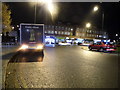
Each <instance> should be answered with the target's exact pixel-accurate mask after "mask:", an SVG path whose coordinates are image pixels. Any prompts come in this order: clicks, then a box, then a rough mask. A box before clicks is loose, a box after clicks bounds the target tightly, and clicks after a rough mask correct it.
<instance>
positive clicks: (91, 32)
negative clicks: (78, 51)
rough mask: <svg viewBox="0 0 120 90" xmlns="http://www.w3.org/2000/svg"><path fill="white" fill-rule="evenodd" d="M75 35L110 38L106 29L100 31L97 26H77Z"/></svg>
mask: <svg viewBox="0 0 120 90" xmlns="http://www.w3.org/2000/svg"><path fill="white" fill-rule="evenodd" d="M75 36H76V37H78V38H84V39H108V34H107V32H106V31H100V30H98V29H97V28H92V29H88V28H80V27H77V28H76V31H75Z"/></svg>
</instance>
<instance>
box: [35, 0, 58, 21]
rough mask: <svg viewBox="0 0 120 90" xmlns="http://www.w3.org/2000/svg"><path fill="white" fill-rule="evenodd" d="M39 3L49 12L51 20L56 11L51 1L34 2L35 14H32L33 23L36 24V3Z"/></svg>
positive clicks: (40, 0) (39, 0)
mask: <svg viewBox="0 0 120 90" xmlns="http://www.w3.org/2000/svg"><path fill="white" fill-rule="evenodd" d="M38 2H39V3H41V4H43V5H45V6H46V8H47V9H48V11H49V12H50V14H51V16H52V19H53V17H54V16H55V15H56V14H57V12H58V10H57V7H56V6H55V5H53V1H52V0H37V1H36V2H35V8H34V10H35V14H34V23H36V11H37V3H38Z"/></svg>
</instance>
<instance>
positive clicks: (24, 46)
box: [20, 45, 28, 49]
mask: <svg viewBox="0 0 120 90" xmlns="http://www.w3.org/2000/svg"><path fill="white" fill-rule="evenodd" d="M27 48H28V45H22V46H21V47H20V49H27Z"/></svg>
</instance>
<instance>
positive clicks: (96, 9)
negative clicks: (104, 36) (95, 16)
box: [93, 6, 104, 31]
mask: <svg viewBox="0 0 120 90" xmlns="http://www.w3.org/2000/svg"><path fill="white" fill-rule="evenodd" d="M98 9H99V7H98V6H94V8H93V11H94V12H96V11H98ZM103 27H104V11H103V10H102V31H103Z"/></svg>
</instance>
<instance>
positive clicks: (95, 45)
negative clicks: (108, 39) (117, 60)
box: [88, 42, 116, 52]
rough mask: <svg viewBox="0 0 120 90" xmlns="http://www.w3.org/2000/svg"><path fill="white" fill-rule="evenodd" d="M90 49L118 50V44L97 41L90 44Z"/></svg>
mask: <svg viewBox="0 0 120 90" xmlns="http://www.w3.org/2000/svg"><path fill="white" fill-rule="evenodd" d="M88 48H89V50H93V49H95V50H97V51H101V52H102V51H116V46H115V45H113V44H110V43H104V42H97V43H93V44H91V45H89V47H88Z"/></svg>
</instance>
